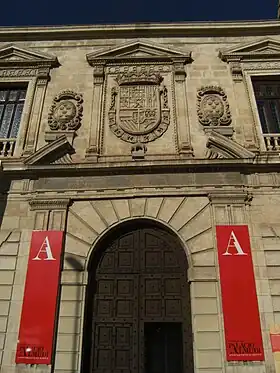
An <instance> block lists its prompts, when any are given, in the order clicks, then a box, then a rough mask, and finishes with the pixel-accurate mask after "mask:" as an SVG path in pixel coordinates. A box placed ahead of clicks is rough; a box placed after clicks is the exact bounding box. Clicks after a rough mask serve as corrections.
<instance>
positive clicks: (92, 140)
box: [86, 61, 105, 161]
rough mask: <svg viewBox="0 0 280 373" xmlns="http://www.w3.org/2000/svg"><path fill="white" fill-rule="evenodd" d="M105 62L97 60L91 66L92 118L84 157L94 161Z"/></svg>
mask: <svg viewBox="0 0 280 373" xmlns="http://www.w3.org/2000/svg"><path fill="white" fill-rule="evenodd" d="M104 70H105V62H104V61H98V63H96V64H95V65H94V66H93V102H92V110H91V112H92V118H91V124H90V135H89V145H88V148H87V150H86V158H87V159H89V160H91V161H96V160H97V157H98V154H99V132H100V126H101V112H102V95H103V86H104V76H105V75H104Z"/></svg>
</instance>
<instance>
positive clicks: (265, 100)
mask: <svg viewBox="0 0 280 373" xmlns="http://www.w3.org/2000/svg"><path fill="white" fill-rule="evenodd" d="M253 87H254V92H255V98H256V102H257V107H258V112H259V117H260V121H261V125H262V130H263V133H280V79H279V78H278V77H269V78H267V79H265V80H264V79H263V78H262V79H260V78H254V79H253Z"/></svg>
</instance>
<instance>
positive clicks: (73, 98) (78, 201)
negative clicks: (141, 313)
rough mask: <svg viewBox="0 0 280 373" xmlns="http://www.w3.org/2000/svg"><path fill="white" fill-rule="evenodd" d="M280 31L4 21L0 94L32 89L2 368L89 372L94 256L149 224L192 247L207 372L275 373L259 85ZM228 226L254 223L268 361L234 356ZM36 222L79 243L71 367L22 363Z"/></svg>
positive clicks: (70, 300) (70, 286)
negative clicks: (226, 274)
mask: <svg viewBox="0 0 280 373" xmlns="http://www.w3.org/2000/svg"><path fill="white" fill-rule="evenodd" d="M279 35H280V24H279V22H276V21H275V22H274V21H271V22H251V23H225V24H223V23H211V24H209V23H205V24H203V23H202V24H199V23H195V24H154V25H141V26H140V25H139V26H135V25H119V26H114V27H111V26H104V27H103V26H96V27H91V26H85V27H82V26H81V27H80V26H77V27H53V28H34V29H32V28H28V29H21V28H3V29H0V88H1V85H2V84H3V85H4V84H9V83H15V82H20V83H27V84H28V89H27V96H26V100H25V105H24V110H23V114H22V117H21V123H20V129H19V134H18V136H17V139H16V142H15V149H14V152H13V154H11V153H9V152H6V153H5V152H2V153H1V154H2V155H1V164H0V167H1V168H0V177H1V183H0V192H1V196H0V198H1V199H0V211H1V213H0V227H1V230H0V366H1V373H13V372H20V371H25V372H29V371H30V372H31V371H37V372H38V371H40V372H43V371H46V372H47V371H48V372H50V371H51V370H52V371H55V372H57V373H74V372H78V371H79V370H80V366H81V360H82V341H83V339H82V337H83V319H84V305H85V297H86V286H87V281H88V271H87V266H88V262H89V259H90V256H91V254H92V252H94V250H95V247H96V245H97V243H98V242H99V241H100V240H101V239H102V238H103V237H105V236H106V234H107V233H108V232H109V231H110V230H111V228H112V227H118V225H119V224H121V223H123V222H127V221H130V220H133V219H134V220H135V222H136V223H137V219H147V220H149V221H151V222H156V223H160V224H161V225H162V227H163V228H164V227H166V228H167V229H169V230H170V231H172V232H173V233H174V235H176V236H177V237H179V239H180V242H181V243H182V246H183V247H184V249H185V252H186V256H187V259H188V264H189V269H188V279H189V281H190V288H191V305H192V325H193V346H194V366H195V372H196V373H237V372H238V373H250V372H257V373H271V372H274V371H275V361H274V357H273V354H272V350H271V345H270V339H269V331H270V329H271V328H272V327H274V326H275V325H276V324H280V286H279V285H280V248H279V247H280V246H279V245H280V238H279V237H280V210H279V209H278V208H277V205H278V203H280V193H279V186H280V176H279V175H280V174H279V163H280V161H279V150H277V147H276V148H269V147H268V146H267V142H266V141H265V138H264V136H263V133H262V129H261V124H260V119H259V116H258V111H257V106H256V102H255V99H254V92H253V87H252V82H251V78H252V77H254V76H269V75H279V74H280V36H279ZM140 94H141V95H145V97H146V100H147V102H148V104H147V108H148V109H147V110H148V111H147V112H145V114H143V113H140V112H137V111H135V113H136V114H135V116H136V118H137V120H136V122H137V125H135V121H134V122H133V120H132V119H131V116H130V117H129V115H131V110H130V111H129V109H131V107H129V104H127V102H128V101H126V100H129V99H133V100H135V99H137V97H138V96H137V95H140ZM127 97H129V98H127ZM213 103H214V104H215V109H213V106H212V104H213ZM62 106H63V108H61V107H62ZM65 107H66V111H67V112H64V114H63V113H62V111H63V110H64V109H65ZM141 115H142V116H141ZM127 118H128V119H127ZM0 141H1V144H3V146H6V142H7V141H6V140H5V139H0ZM5 141H6V142H5ZM2 149H3V148H2ZM9 149H10V148H9ZM217 224H246V225H248V226H249V230H250V239H251V245H252V253H253V262H254V269H255V278H256V286H257V295H258V301H259V310H260V316H261V328H262V335H263V342H264V348H265V361H264V362H254V363H245V362H244V363H243V362H239V363H237V362H235V363H229V362H226V359H225V346H224V326H223V317H222V310H221V295H220V293H221V292H220V283H219V275H218V264H217V248H216V239H215V225H217ZM36 229H37V230H63V231H65V237H66V239H65V248H64V250H65V253H64V265H63V271H62V276H61V288H60V295H61V296H60V306H59V315H58V320H57V325H58V328H57V333H56V341H57V344H56V351H55V362H54V364H53V365H52V366H24V365H17V366H16V364H15V362H14V361H15V350H16V343H17V338H18V329H19V321H20V314H21V306H22V299H23V292H24V281H25V275H26V269H27V261H28V254H29V245H30V238H31V232H32V230H36ZM73 263H76V265H75V266H74V265H73Z"/></svg>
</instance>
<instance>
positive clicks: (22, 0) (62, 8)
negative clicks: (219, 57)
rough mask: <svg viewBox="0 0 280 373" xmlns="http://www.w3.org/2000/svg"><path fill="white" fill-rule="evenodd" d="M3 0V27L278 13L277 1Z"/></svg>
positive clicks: (273, 15)
mask: <svg viewBox="0 0 280 373" xmlns="http://www.w3.org/2000/svg"><path fill="white" fill-rule="evenodd" d="M0 1H1V12H0V26H16V25H67V24H94V23H119V22H124V23H128V22H158V21H162V22H169V21H221V20H255V19H273V18H276V13H277V0H192V1H191V0H169V1H167V0H142V1H141V0H107V1H106V0H78V1H74V0H13V1H12V0H0ZM279 22H280V21H279Z"/></svg>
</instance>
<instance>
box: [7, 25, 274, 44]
mask: <svg viewBox="0 0 280 373" xmlns="http://www.w3.org/2000/svg"><path fill="white" fill-rule="evenodd" d="M279 33H280V25H279V21H278V20H276V19H275V20H257V21H250V22H248V21H243V22H240V21H238V22H234V21H230V22H195V23H194V22H166V23H142V24H133V23H132V24H115V25H76V26H75V25H74V26H52V27H48V26H39V27H38V26H36V27H25V26H24V27H1V28H0V37H1V40H20V41H22V40H23V41H25V42H26V40H38V41H39V40H50V39H51V38H53V40H61V39H63V40H65V39H67V38H68V39H69V40H82V39H86V40H87V39H88V40H92V39H101V38H104V39H114V38H119V39H120V38H131V37H134V38H141V37H145V36H146V37H147V36H148V37H158V38H159V37H164V36H166V37H175V36H177V37H185V36H186V35H188V37H190V36H194V37H200V36H205V37H210V36H216V37H217V36H220V37H224V36H225V34H226V35H227V36H235V37H236V36H242V37H244V35H247V36H257V35H260V34H263V35H264V34H265V35H273V34H274V35H275V34H279Z"/></svg>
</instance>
